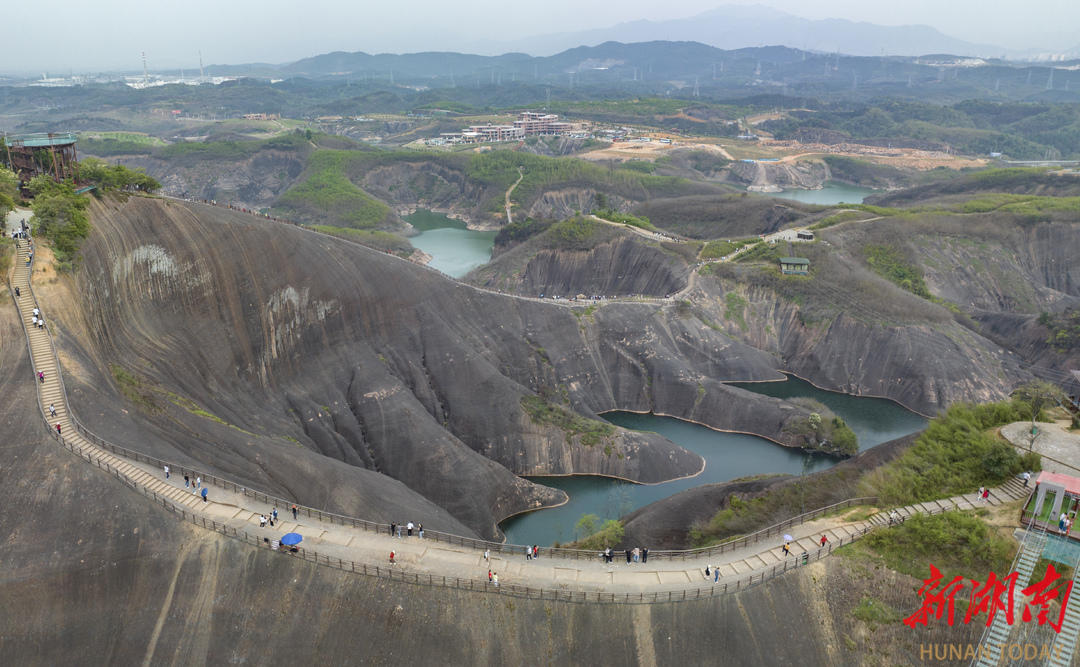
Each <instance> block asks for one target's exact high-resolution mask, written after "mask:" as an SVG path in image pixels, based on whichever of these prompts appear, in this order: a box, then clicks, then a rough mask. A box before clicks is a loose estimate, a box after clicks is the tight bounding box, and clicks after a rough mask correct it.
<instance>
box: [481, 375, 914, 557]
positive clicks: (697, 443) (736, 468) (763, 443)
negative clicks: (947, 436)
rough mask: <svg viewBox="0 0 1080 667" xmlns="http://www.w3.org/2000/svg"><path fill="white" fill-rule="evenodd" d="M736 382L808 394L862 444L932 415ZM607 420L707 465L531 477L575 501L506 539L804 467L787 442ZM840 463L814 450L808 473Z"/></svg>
mask: <svg viewBox="0 0 1080 667" xmlns="http://www.w3.org/2000/svg"><path fill="white" fill-rule="evenodd" d="M733 386H737V387H741V388H743V389H747V390H749V391H753V392H756V393H760V394H765V395H767V396H774V397H777V398H794V397H797V396H806V397H809V398H813V399H815V400H817V401H820V402H821V403H824V404H825V405H826V406H827V407H829V409H831V410H832V411H833V412H835V413H836V414H838V415H839V416H840V417H842V418H843V419H844V421H846V422H847V424H848V426H850V427H851V429H852V430H853V431H855V434H856V435H857V436H858V437H859V449H860V450H863V449H867V448H869V447H873V446H874V445H879V444H881V443H883V442H886V441H888V440H892V439H894V438H899V437H901V436H904V435H907V434H908V433H912V432H914V431H918V430H919V429H921V428H923V427H924V426H925V425H926V419H924V418H923V417H920V416H919V415H917V414H915V413H913V412H910V411H908V410H906V409H905V408H903V407H902V406H900V405H899V404H897V403H894V402H892V401H888V400H885V399H880V398H862V397H858V396H848V395H846V394H839V393H835V392H829V391H824V390H822V389H818V388H817V387H814V386H813V385H812V384H810V383H809V382H805V381H803V380H800V379H798V378H793V377H792V378H789V379H788V380H787V381H784V382H759V383H742V384H734V385H733ZM604 418H605V419H607V420H608V421H610V422H611V423H612V424H615V425H616V426H622V427H623V428H628V429H634V430H639V431H653V432H656V433H659V434H660V435H663V436H664V437H665V438H667V439H668V440H671V441H672V442H674V443H675V444H677V445H679V446H681V447H684V448H686V449H689V450H690V451H692V452H695V453H697V454H698V455H700V456H701V457H702V458H704V459H705V470H704V471H702V472H701V474H699V475H698V476H696V477H690V478H688V479H681V480H675V481H672V482H665V483H663V484H654V485H643V484H627V483H624V482H620V481H618V480H614V479H610V478H607V477H598V476H595V475H569V476H565V477H530V478H529V479H531V480H532V481H534V482H537V483H539V484H544V485H546V486H551V487H554V488H557V489H562V490H563V491H565V492H566V493H567V495H568V496H570V501H569V502H568V503H567V504H565V505H563V506H561V507H555V508H552V509H545V510H539V511H535V512H528V513H526V514H520V515H518V516H515V517H511V518H509V519H507V520H506V521H503V522H502V524H501V525H500V527H501V528H502V529H503V531H504V532H505V533H506V539H507V541H508V542H511V543H514V544H539V545H541V546H544V545H550V544H552V543H554V542H567V541H570V540H572V539H574V525H575V524H576V523H577V521H578V519H580V518H581V516H582V515H583V514H596V515H597V516H599V517H600V518H601V520H603V519H607V518H618V516H619V514H620V511H619V508H620V506H622V507H623V508H624V509H625V508H626V507H631V508H634V509H636V508H638V507H642V506H644V505H648V504H649V503H652V502H655V501H657V500H660V499H662V498H666V497H668V496H670V495H673V494H675V493H678V492H680V491H684V490H686V489H689V488H693V487H695V486H700V485H702V484H714V483H718V482H726V481H729V480H732V479H736V478H738V477H746V476H749V475H760V474H767V473H788V474H792V475H798V474H800V473H801V472H802V468H803V457H804V452H802V451H801V450H797V449H790V448H787V447H781V446H780V445H777V444H776V443H774V442H771V441H769V440H765V439H764V438H759V437H757V436H753V435H744V434H740V433H722V432H720V431H714V430H712V429H710V428H708V427H706V426H701V425H700V424H693V423H690V422H686V421H682V420H679V419H675V418H673V417H659V416H656V415H651V414H636V413H632V412H608V413H606V414H604ZM836 462H837V461H836V459H832V458H829V457H827V456H820V455H811V456H810V467H809V471H810V472H813V471H817V470H824V469H826V468H829V467H832V466H833V465H835V464H836ZM646 546H648V545H646Z"/></svg>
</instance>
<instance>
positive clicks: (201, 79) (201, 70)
mask: <svg viewBox="0 0 1080 667" xmlns="http://www.w3.org/2000/svg"><path fill="white" fill-rule="evenodd" d="M205 78H206V75H205V74H203V67H202V50H200V51H199V83H202V82H203V80H204V79H205Z"/></svg>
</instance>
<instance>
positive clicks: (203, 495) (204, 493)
mask: <svg viewBox="0 0 1080 667" xmlns="http://www.w3.org/2000/svg"><path fill="white" fill-rule="evenodd" d="M207 491H209V489H203V490H202V501H203V502H204V503H208V502H210V501H209V500H207V499H206V492H207Z"/></svg>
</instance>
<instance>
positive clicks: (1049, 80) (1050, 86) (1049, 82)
mask: <svg viewBox="0 0 1080 667" xmlns="http://www.w3.org/2000/svg"><path fill="white" fill-rule="evenodd" d="M1053 89H1054V68H1053V67H1051V68H1050V76H1049V77H1047V79H1046V90H1053Z"/></svg>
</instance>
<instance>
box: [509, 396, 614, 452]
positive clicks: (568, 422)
mask: <svg viewBox="0 0 1080 667" xmlns="http://www.w3.org/2000/svg"><path fill="white" fill-rule="evenodd" d="M521 407H522V408H524V409H525V412H526V413H527V414H528V415H529V417H530V419H532V422H533V423H534V424H538V425H540V426H555V427H557V428H560V429H562V430H563V432H564V433H565V434H566V441H567V443H569V442H570V441H571V438H572V437H573V436H575V435H579V436H581V444H583V445H585V446H586V447H595V446H596V445H598V444H600V442H601V441H602V439H603V438H607V437H611V436H613V435H615V427H614V426H612V425H611V424H608V423H607V422H602V421H597V420H595V419H587V418H585V417H582V416H581V415H579V414H577V413H574V412H571V411H570V410H567V409H566V408H564V407H562V406H561V405H556V404H554V403H552V402H550V401H546V400H544V399H543V398H541V397H539V396H522V397H521Z"/></svg>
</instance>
